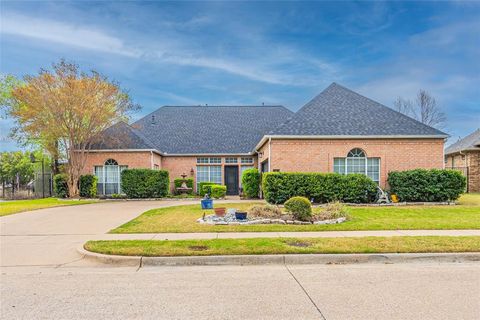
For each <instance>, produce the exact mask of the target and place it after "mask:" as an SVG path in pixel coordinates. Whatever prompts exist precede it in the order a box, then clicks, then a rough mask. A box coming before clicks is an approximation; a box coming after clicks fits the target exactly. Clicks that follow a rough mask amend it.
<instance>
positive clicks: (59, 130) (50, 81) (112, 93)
mask: <svg viewBox="0 0 480 320" xmlns="http://www.w3.org/2000/svg"><path fill="white" fill-rule="evenodd" d="M12 99H13V103H12V104H11V106H10V108H9V110H8V113H9V115H10V116H11V117H13V118H14V119H15V120H16V127H15V130H14V135H15V136H16V137H18V138H21V137H27V138H28V139H38V141H40V143H41V144H42V145H43V147H44V148H45V149H46V150H47V151H48V152H49V153H50V154H51V155H52V156H53V157H54V158H60V159H66V160H67V165H66V168H65V169H66V170H65V171H66V173H67V175H68V187H69V195H70V196H71V197H74V196H77V195H78V179H79V178H80V174H81V172H82V171H83V168H84V166H85V162H86V159H87V155H88V153H89V151H90V149H91V146H92V144H93V143H95V142H98V137H99V133H101V132H102V131H103V130H105V129H106V128H108V127H109V126H111V125H112V124H114V123H116V122H118V121H125V120H127V119H128V116H129V114H130V112H132V111H135V110H137V109H138V108H139V106H138V105H136V104H134V103H132V101H131V99H130V97H129V95H128V94H127V93H126V92H124V91H122V90H121V89H120V87H119V85H118V84H117V83H115V82H112V81H109V80H108V78H107V77H105V76H103V75H101V74H99V73H98V72H96V71H91V72H89V73H85V72H82V71H80V69H79V67H78V65H76V64H74V63H67V62H65V61H64V60H61V61H60V62H59V63H55V64H53V68H52V70H45V69H42V70H40V72H39V74H38V75H36V76H26V77H24V84H23V85H21V86H18V87H15V88H14V89H13V91H12Z"/></svg>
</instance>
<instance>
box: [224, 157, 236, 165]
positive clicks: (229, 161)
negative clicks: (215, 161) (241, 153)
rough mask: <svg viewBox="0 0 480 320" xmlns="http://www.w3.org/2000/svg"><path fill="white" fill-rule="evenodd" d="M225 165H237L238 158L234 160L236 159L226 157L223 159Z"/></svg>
mask: <svg viewBox="0 0 480 320" xmlns="http://www.w3.org/2000/svg"><path fill="white" fill-rule="evenodd" d="M225 163H228V164H237V163H238V158H236V157H226V158H225Z"/></svg>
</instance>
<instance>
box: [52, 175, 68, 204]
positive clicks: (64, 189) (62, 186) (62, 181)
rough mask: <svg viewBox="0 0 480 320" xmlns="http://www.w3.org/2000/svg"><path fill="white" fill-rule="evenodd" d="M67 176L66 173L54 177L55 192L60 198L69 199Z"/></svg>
mask: <svg viewBox="0 0 480 320" xmlns="http://www.w3.org/2000/svg"><path fill="white" fill-rule="evenodd" d="M67 179H68V177H67V175H66V174H64V173H60V174H56V175H55V176H53V192H54V193H55V196H57V197H59V198H66V197H68V184H67Z"/></svg>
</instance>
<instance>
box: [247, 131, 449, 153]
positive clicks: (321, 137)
mask: <svg viewBox="0 0 480 320" xmlns="http://www.w3.org/2000/svg"><path fill="white" fill-rule="evenodd" d="M446 138H448V135H446V134H437V135H368V136H367V135H365V136H362V135H265V136H263V138H262V139H261V140H260V142H259V143H257V145H256V146H255V150H258V149H259V148H260V147H261V146H262V145H264V144H265V142H266V141H267V140H268V139H305V140H313V139H319V140H345V139H358V140H361V139H446Z"/></svg>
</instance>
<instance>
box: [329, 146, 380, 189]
mask: <svg viewBox="0 0 480 320" xmlns="http://www.w3.org/2000/svg"><path fill="white" fill-rule="evenodd" d="M355 149H360V148H354V149H352V150H355ZM352 150H350V151H349V152H348V153H347V155H348V154H349V153H350V152H351V151H352ZM360 150H362V149H360ZM362 152H363V154H364V155H365V156H364V157H335V158H333V171H334V172H335V159H343V160H344V166H345V168H344V172H345V173H343V174H349V173H359V172H348V160H352V159H365V168H364V172H363V173H361V174H364V175H365V176H367V177H369V176H368V160H369V159H378V181H376V180H373V179H372V178H370V177H369V178H370V179H372V180H373V181H374V182H376V183H378V184H379V183H380V177H381V170H382V166H381V161H382V159H381V158H380V157H367V153H366V152H365V151H363V150H362ZM340 174H342V173H340Z"/></svg>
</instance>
